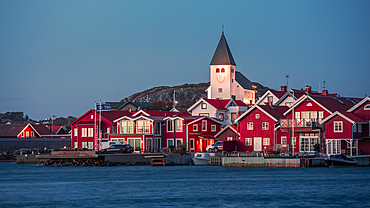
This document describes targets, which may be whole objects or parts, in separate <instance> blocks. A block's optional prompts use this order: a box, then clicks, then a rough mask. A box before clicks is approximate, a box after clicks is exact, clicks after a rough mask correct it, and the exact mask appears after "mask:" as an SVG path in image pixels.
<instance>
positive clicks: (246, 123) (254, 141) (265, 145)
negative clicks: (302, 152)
mask: <svg viewBox="0 0 370 208" xmlns="http://www.w3.org/2000/svg"><path fill="white" fill-rule="evenodd" d="M286 110H288V107H286V106H271V105H254V106H253V107H251V108H250V109H249V110H248V111H246V112H245V113H243V114H242V115H241V116H240V117H239V118H238V119H237V122H238V123H239V129H240V130H239V132H240V140H239V141H236V143H237V151H240V152H246V151H250V152H252V151H255V152H259V151H263V149H268V150H270V149H274V147H275V146H276V144H284V145H287V144H289V142H288V140H287V133H286V132H282V131H280V129H279V123H280V119H281V118H285V117H284V115H283V113H284V112H285V111H286ZM285 147H286V146H285Z"/></svg>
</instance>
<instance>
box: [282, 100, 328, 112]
mask: <svg viewBox="0 0 370 208" xmlns="http://www.w3.org/2000/svg"><path fill="white" fill-rule="evenodd" d="M308 98H309V99H310V100H311V101H313V102H314V103H316V104H317V105H319V106H320V107H321V108H323V109H324V110H325V111H327V112H328V113H330V114H332V112H331V111H330V110H328V109H327V108H325V107H324V106H323V105H321V104H320V103H319V102H317V101H316V100H315V99H313V98H312V97H311V96H309V95H302V96H301V97H300V98H299V99H298V100H297V102H295V104H294V105H293V106H292V107H290V108H289V109H288V110H287V111H285V113H284V116H286V115H287V114H288V113H289V112H290V111H291V110H292V109H293V108H296V107H297V106H298V105H300V104H301V103H302V102H303V101H305V100H306V99H308Z"/></svg>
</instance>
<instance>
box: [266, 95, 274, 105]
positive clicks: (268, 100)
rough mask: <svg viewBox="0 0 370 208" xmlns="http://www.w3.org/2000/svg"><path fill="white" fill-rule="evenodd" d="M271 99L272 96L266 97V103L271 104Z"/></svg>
mask: <svg viewBox="0 0 370 208" xmlns="http://www.w3.org/2000/svg"><path fill="white" fill-rule="evenodd" d="M272 99H273V97H272V96H268V97H267V102H268V103H271V104H272Z"/></svg>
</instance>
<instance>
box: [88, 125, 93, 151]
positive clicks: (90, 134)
mask: <svg viewBox="0 0 370 208" xmlns="http://www.w3.org/2000/svg"><path fill="white" fill-rule="evenodd" d="M87 136H88V137H94V128H88V132H87ZM89 149H90V148H89Z"/></svg>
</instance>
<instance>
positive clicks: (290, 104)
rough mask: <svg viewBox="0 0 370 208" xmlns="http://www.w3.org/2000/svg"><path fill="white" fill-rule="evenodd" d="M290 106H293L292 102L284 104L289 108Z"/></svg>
mask: <svg viewBox="0 0 370 208" xmlns="http://www.w3.org/2000/svg"><path fill="white" fill-rule="evenodd" d="M292 104H293V103H292V102H286V103H285V106H288V107H290V106H292Z"/></svg>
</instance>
